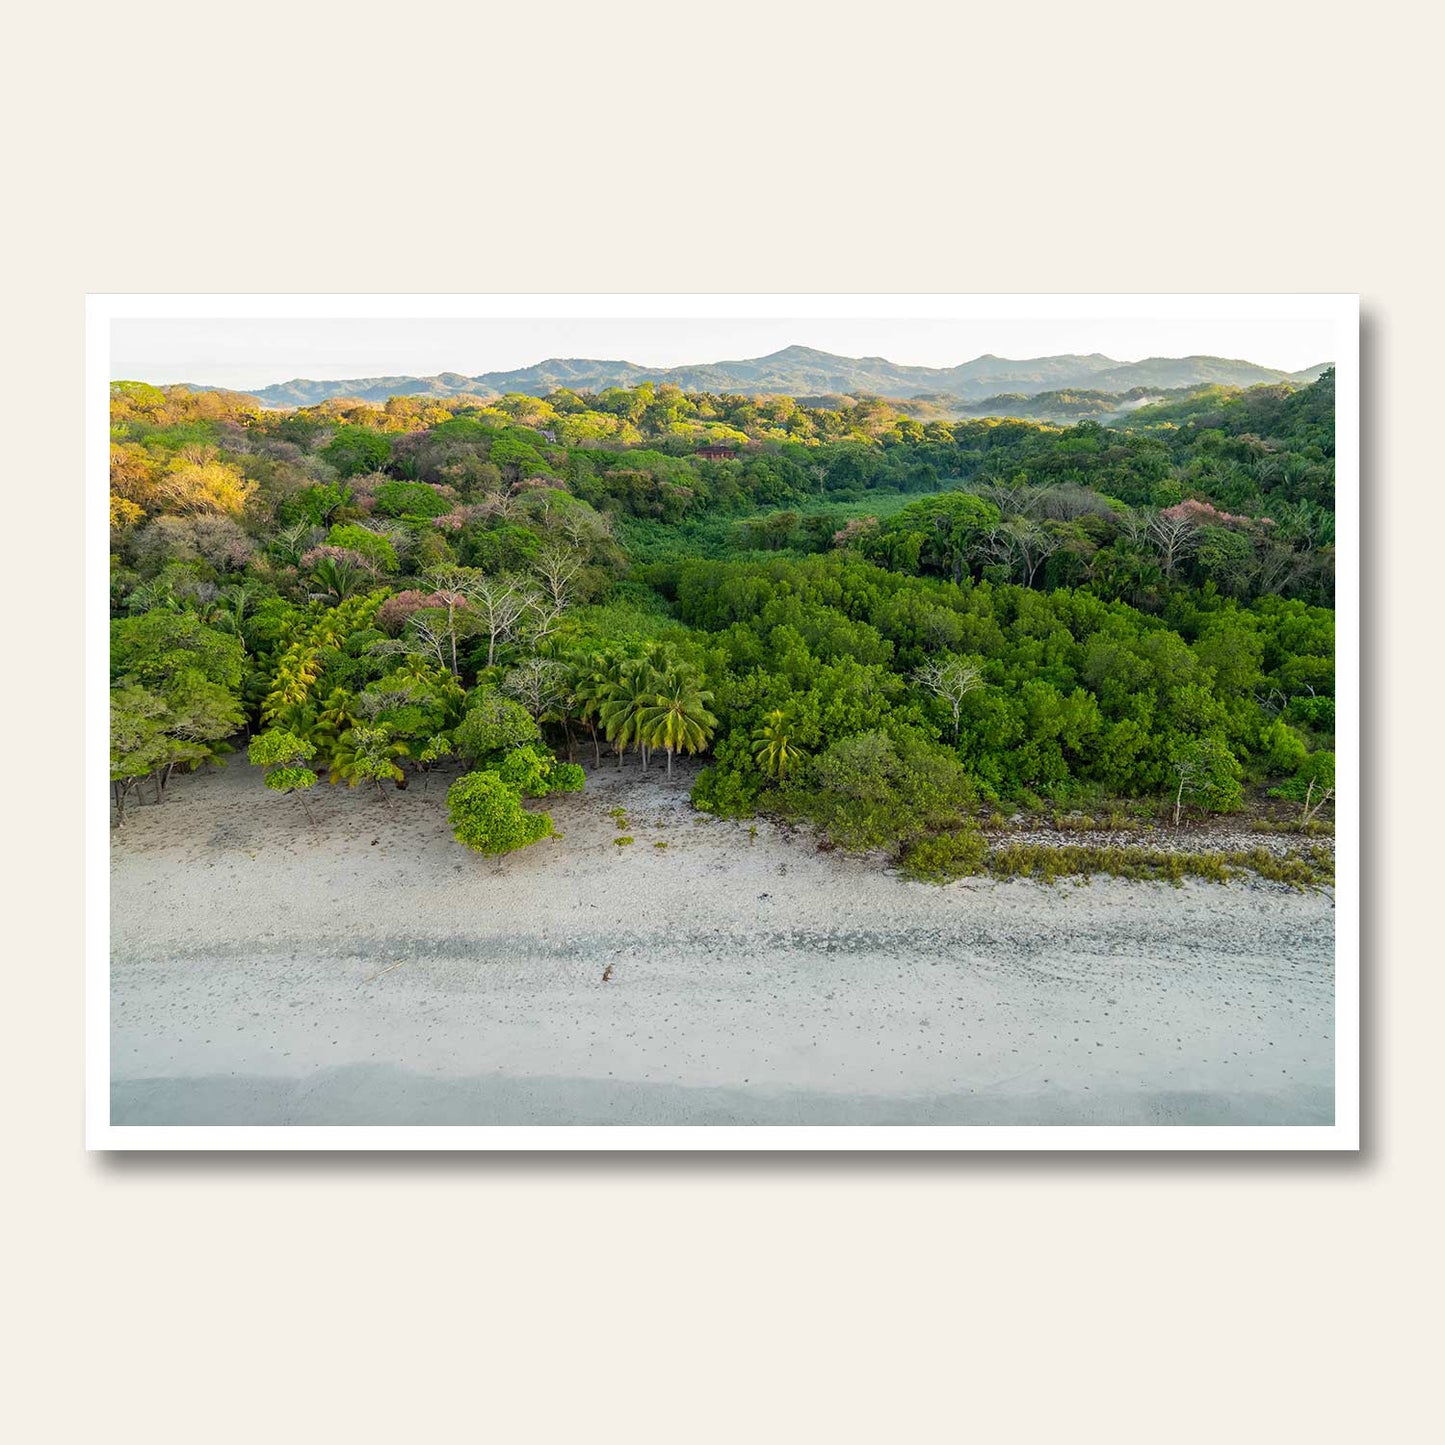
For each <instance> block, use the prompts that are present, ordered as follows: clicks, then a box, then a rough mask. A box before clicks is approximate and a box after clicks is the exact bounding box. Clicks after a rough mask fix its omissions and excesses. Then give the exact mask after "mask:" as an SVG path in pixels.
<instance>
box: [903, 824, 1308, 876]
mask: <svg viewBox="0 0 1445 1445" xmlns="http://www.w3.org/2000/svg"><path fill="white" fill-rule="evenodd" d="M903 872H904V874H905V876H907V877H909V878H913V879H916V880H918V881H920V882H925V883H949V882H952V881H953V880H954V879H957V878H964V877H969V876H973V875H977V874H986V875H988V876H991V877H994V878H1034V879H1037V880H1038V881H1040V882H1042V883H1054V882H1057V881H1058V880H1059V879H1061V878H1076V879H1081V880H1086V879H1088V878H1091V877H1092V876H1093V875H1094V874H1095V873H1106V874H1108V875H1110V876H1111V877H1114V878H1130V879H1138V880H1141V881H1148V882H1160V883H1172V884H1174V885H1175V886H1176V887H1178V886H1179V885H1180V884H1182V883H1183V882H1184V880H1185V879H1186V878H1202V879H1204V880H1206V881H1208V882H1211V883H1228V882H1230V881H1231V880H1233V879H1240V878H1249V877H1256V878H1264V879H1268V880H1269V881H1270V882H1274V883H1284V884H1287V885H1288V886H1289V887H1291V888H1296V889H1300V890H1304V889H1309V888H1320V887H1325V886H1327V885H1329V884H1332V883H1333V882H1334V860H1333V858H1332V856H1331V855H1330V853H1329V851H1328V850H1327V849H1325V848H1320V847H1314V846H1306V847H1304V848H1301V849H1291V850H1290V851H1289V852H1288V853H1286V854H1284V855H1283V856H1281V855H1279V854H1275V853H1271V852H1270V851H1269V850H1268V849H1266V848H1252V849H1249V850H1248V851H1233V852H1201V853H1171V852H1167V851H1165V850H1163V849H1156V848H1141V847H1130V846H1116V847H1107V848H1101V847H1087V846H1084V845H1081V844H1062V845H1059V846H1057V847H1050V846H1048V845H1045V844H1033V843H1006V844H1003V845H1001V846H998V847H993V848H990V847H989V845H988V840H987V839H986V838H985V837H984V836H983V835H982V834H981V833H977V832H974V831H971V830H970V831H963V832H959V833H947V834H940V835H939V836H937V837H933V838H925V839H920V840H919V841H918V842H916V843H914V844H913V845H912V846H911V847H910V848H909V849H908V851H907V852H906V853H905V855H904V858H903Z"/></svg>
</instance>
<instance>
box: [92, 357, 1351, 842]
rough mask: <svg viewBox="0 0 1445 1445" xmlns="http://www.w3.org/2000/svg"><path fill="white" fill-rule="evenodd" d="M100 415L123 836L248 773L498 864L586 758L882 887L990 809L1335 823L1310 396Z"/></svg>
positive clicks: (635, 397) (117, 408) (1319, 488)
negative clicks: (1244, 805)
mask: <svg viewBox="0 0 1445 1445" xmlns="http://www.w3.org/2000/svg"><path fill="white" fill-rule="evenodd" d="M112 403H113V416H112V420H113V435H112V468H111V481H112V489H111V524H112V548H113V555H112V575H111V595H112V611H113V618H114V620H113V624H112V629H113V632H112V659H111V661H112V679H113V692H112V783H113V787H114V791H115V798H114V801H115V806H116V811H117V816H118V820H119V821H122V822H123V821H124V818H125V814H126V809H127V807H128V806H134V804H135V802H136V801H138V800H146V801H151V800H154V801H159V800H161V799H163V797H164V793H165V787H166V784H167V781H168V780H169V779H170V777H171V776H172V775H173V774H174V772H175V770H176V769H178V768H181V769H187V768H194V767H197V766H200V765H202V764H203V763H205V762H208V761H210V760H212V759H216V758H220V757H221V756H223V755H224V753H225V752H226V751H227V750H229V749H231V748H234V747H235V746H237V745H238V743H240V742H241V741H242V740H243V739H244V745H245V746H246V748H247V750H248V754H249V757H250V760H251V761H252V762H253V763H255V764H256V765H257V766H258V767H260V768H261V769H262V770H263V777H264V780H265V782H266V785H267V786H268V787H270V788H272V789H273V790H274V791H276V792H277V793H279V794H288V795H295V797H296V799H297V804H296V805H297V806H298V807H299V808H301V809H305V808H307V807H308V803H307V797H308V794H309V793H310V790H311V789H312V788H313V787H315V786H316V785H317V784H318V783H319V782H320V781H321V779H322V778H323V776H324V777H325V779H326V780H327V781H329V782H330V783H334V784H340V783H345V784H347V785H349V786H353V787H354V786H359V785H362V784H365V785H366V786H368V787H369V788H371V789H373V790H374V791H376V792H377V793H378V795H379V796H380V797H381V798H382V799H386V798H387V796H388V791H389V790H390V789H394V788H397V787H406V786H409V785H410V783H411V782H412V781H413V780H420V781H421V785H422V787H423V788H428V787H429V786H430V783H431V775H432V773H433V772H434V771H436V770H438V769H456V768H457V767H462V768H465V769H466V771H465V772H464V773H463V775H462V776H461V777H460V778H459V779H457V781H455V782H453V783H452V785H451V787H450V789H449V790H448V808H449V810H450V815H451V817H452V821H453V826H454V828H455V829H456V831H457V836H458V837H459V839H461V841H463V842H464V843H466V844H467V845H468V846H472V847H480V848H482V849H484V850H489V851H507V850H509V849H511V848H514V847H520V846H524V845H525V844H526V843H529V842H533V841H536V839H537V838H540V837H543V836H546V835H547V832H546V831H539V830H542V829H544V828H545V829H546V830H548V831H550V820H546V815H545V814H544V813H540V812H538V811H536V810H535V809H533V808H529V807H527V806H525V805H524V799H538V798H543V797H546V796H548V795H549V794H551V793H556V792H561V791H567V790H572V789H575V788H577V787H580V786H581V783H582V778H583V774H582V771H581V769H580V767H578V765H577V762H576V759H577V758H578V757H579V756H587V757H589V759H590V761H591V763H592V765H593V766H594V767H596V766H601V765H602V763H603V754H602V750H603V747H604V745H606V746H607V747H608V748H609V749H610V751H611V753H612V755H613V761H614V762H615V765H617V766H623V765H624V764H625V761H626V759H627V757H628V756H629V755H631V756H633V757H635V758H636V759H637V764H638V766H639V767H641V768H648V767H650V766H651V765H652V763H653V759H654V757H658V758H659V759H660V760H661V761H660V764H659V765H660V767H661V769H662V770H663V771H664V773H665V774H666V775H667V776H671V775H672V773H673V768H674V760H675V758H676V757H677V756H679V755H692V754H702V753H706V754H709V755H710V757H709V760H708V766H707V767H706V768H705V769H704V770H703V772H702V773H701V774H700V775H699V776H698V777H697V779H696V781H695V784H694V793H693V796H694V800H695V801H696V802H697V803H698V805H699V806H702V807H706V808H709V809H711V810H713V811H717V812H723V813H730V814H745V813H748V812H751V811H755V810H758V809H764V810H767V811H772V812H776V813H779V814H782V815H786V816H796V817H799V818H805V819H808V820H810V821H812V822H814V823H815V824H816V825H817V826H818V827H819V829H820V830H821V831H822V833H823V834H824V836H825V837H828V838H831V839H833V840H834V841H835V842H837V843H839V844H840V845H842V846H849V847H884V848H887V849H891V850H893V851H895V852H903V853H906V852H908V850H910V849H913V850H917V849H919V848H932V849H933V850H935V851H937V849H938V848H939V847H940V846H943V845H941V844H940V842H939V840H940V839H941V838H944V837H952V836H954V834H956V833H957V832H958V829H959V820H961V819H964V818H966V817H967V816H969V815H970V814H971V812H973V811H975V810H977V809H978V808H980V807H986V806H993V805H998V804H1002V803H1004V802H1010V803H1022V804H1024V805H1028V806H1043V805H1045V804H1058V803H1067V804H1074V803H1079V802H1087V801H1089V800H1091V799H1097V798H1100V797H1104V796H1111V797H1135V798H1159V799H1161V800H1165V801H1167V802H1171V803H1172V805H1173V807H1174V809H1175V812H1176V813H1179V812H1182V811H1184V810H1187V809H1188V808H1189V807H1194V808H1196V809H1215V810H1227V809H1229V808H1232V807H1234V806H1237V804H1238V802H1239V801H1240V798H1241V796H1242V795H1243V791H1244V790H1250V789H1253V790H1256V791H1260V790H1266V789H1273V790H1274V791H1275V792H1276V793H1278V794H1280V795H1281V796H1283V797H1287V798H1295V799H1296V800H1298V801H1300V802H1301V806H1302V807H1303V808H1304V809H1305V811H1307V812H1308V811H1309V810H1311V809H1315V810H1317V809H1318V807H1319V806H1321V805H1322V804H1321V802H1320V799H1322V798H1324V797H1325V796H1326V795H1327V794H1328V793H1330V792H1331V791H1332V788H1333V776H1332V767H1333V753H1332V751H1331V749H1332V746H1333V613H1332V612H1331V611H1330V610H1329V607H1328V603H1329V601H1330V600H1331V599H1332V596H1333V553H1332V544H1333V441H1332V417H1333V376H1332V374H1330V373H1327V374H1326V375H1325V377H1323V378H1321V380H1320V381H1319V382H1317V383H1315V384H1314V385H1313V386H1310V387H1307V388H1302V389H1299V390H1291V389H1289V388H1283V387H1265V388H1254V389H1252V390H1251V391H1247V392H1241V393H1229V392H1224V391H1222V390H1219V389H1215V390H1213V391H1211V392H1209V393H1207V394H1202V395H1201V396H1199V397H1197V398H1195V399H1194V401H1193V402H1192V403H1191V402H1190V401H1188V400H1185V401H1171V402H1169V403H1166V404H1164V405H1162V406H1159V407H1142V408H1139V409H1138V410H1137V411H1136V412H1134V413H1132V414H1131V416H1130V418H1129V420H1128V424H1127V425H1121V426H1118V427H1111V428H1104V427H1101V426H1098V425H1097V424H1094V423H1088V422H1086V423H1083V424H1081V425H1078V426H1074V427H1048V426H1039V425H1035V424H1032V423H1026V422H1008V421H977V420H970V421H963V422H958V423H954V424H948V423H944V422H938V421H933V422H929V423H928V424H927V425H926V426H923V425H922V424H919V423H914V422H911V421H909V419H908V418H906V417H902V416H900V415H898V414H897V413H896V412H890V409H889V408H888V407H887V406H886V405H885V404H882V403H879V404H877V405H876V406H875V405H874V403H873V401H871V400H870V399H866V398H865V399H854V400H853V401H851V402H850V404H849V405H848V406H846V407H838V408H823V407H816V406H802V405H800V404H799V403H796V402H793V401H792V399H786V398H785V399H776V398H752V399H745V398H708V397H697V396H689V397H682V396H681V395H680V394H679V395H678V396H673V395H671V394H670V389H668V388H649V387H639V388H633V389H629V390H627V391H625V392H624V391H623V390H622V389H615V390H614V391H613V392H609V393H604V394H602V395H601V396H598V397H589V396H586V395H580V394H576V393H558V394H555V395H554V396H553V397H550V398H547V399H545V400H538V399H536V398H500V399H497V400H496V401H495V402H492V403H485V402H478V400H477V399H475V398H459V399H449V400H448V401H447V402H445V403H441V402H437V401H435V400H432V399H427V398H394V399H393V400H392V401H391V402H389V403H387V405H386V406H385V407H370V406H363V405H361V404H351V403H344V402H328V403H326V404H325V405H323V406H320V407H314V408H307V409H304V410H301V411H295V412H263V411H262V410H260V408H258V407H256V406H255V405H254V403H252V402H249V400H248V399H246V398H240V397H235V396H231V395H229V394H217V393H195V392H190V391H187V390H185V389H183V388H166V389H158V388H151V387H145V386H142V385H139V384H134V383H118V384H117V385H116V387H115V388H114V391H113V397H112ZM784 403H787V404H786V405H785V404H784ZM1191 406H1192V410H1191ZM594 417H605V418H611V419H612V422H610V423H608V424H606V425H603V424H602V423H597V424H596V425H593V424H592V422H591V421H590V420H589V419H591V418H594ZM799 418H801V420H799ZM613 423H615V424H616V425H615V426H614V425H613ZM805 423H806V425H805ZM865 423H866V424H865ZM905 423H907V425H905ZM609 427H611V429H610V430H609ZM629 428H630V430H629ZM790 428H793V430H790ZM719 429H722V430H721V431H720V430H719ZM718 435H725V436H726V437H727V439H729V440H731V441H733V442H735V444H736V446H737V448H738V451H737V454H736V456H734V457H732V458H726V457H724V458H723V459H713V458H699V457H698V456H696V454H695V452H696V446H697V444H698V441H699V439H709V440H715V439H716V437H717V436H718ZM770 508H771V509H772V510H769V509H770ZM740 513H742V514H744V515H745V516H747V514H751V515H750V516H747V519H746V520H740V521H729V520H728V519H729V518H730V517H736V516H738V515H739V514H740ZM700 529H701V530H700ZM708 529H711V530H708ZM704 532H706V534H707V536H708V537H710V538H711V539H712V540H711V541H710V542H709V543H708V545H707V546H705V547H702V546H700V545H699V544H698V542H697V538H698V537H699V536H701V535H703V533H704ZM660 539H661V541H662V542H665V545H658V543H659V540H660ZM644 542H645V543H646V545H643V543H644ZM639 555H640V556H642V557H652V558H660V559H662V560H639ZM1311 816H1313V815H1311ZM543 820H546V821H545V822H544V821H543ZM949 846H952V845H949ZM957 846H958V847H959V848H961V849H964V850H966V849H967V848H969V847H972V846H974V845H973V844H972V843H971V842H969V841H967V840H962V841H959V842H958V843H957Z"/></svg>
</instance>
